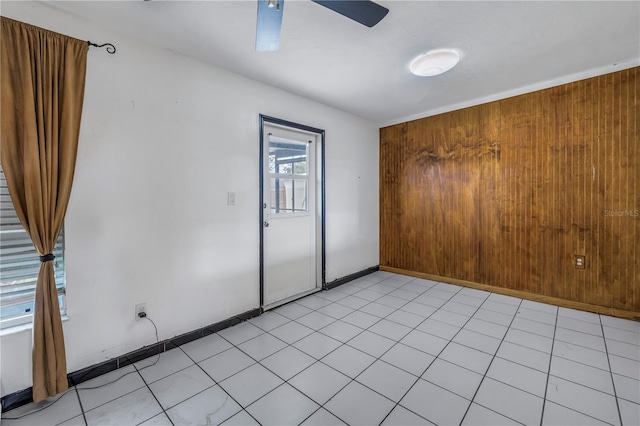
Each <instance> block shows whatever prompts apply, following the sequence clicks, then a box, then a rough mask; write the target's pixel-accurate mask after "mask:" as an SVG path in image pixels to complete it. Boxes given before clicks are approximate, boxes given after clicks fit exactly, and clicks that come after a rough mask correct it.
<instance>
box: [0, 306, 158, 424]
mask: <svg viewBox="0 0 640 426" xmlns="http://www.w3.org/2000/svg"><path fill="white" fill-rule="evenodd" d="M138 316H139V317H140V318H146V319H147V320H149V321H150V322H151V324H152V325H153V328H154V330H155V333H156V345H158V354H157V355H154V356H156V357H157V358H156V360H155V361H153V362H152V363H151V364H149V365H146V366H144V367H142V368H141V369H139V370H138V369H134V370H132V371H129V372H128V373H125V374H123V375H122V376H120V377H118V378H117V379H115V380H112V381H110V382H107V383H103V384H101V385H98V386H91V387H83V388H81V387H78V386H75V388H76V389H78V390H92V389H100V388H102V387H104V386H107V385H110V384H112V383H115V382H117V381H118V380H120V379H122V378H123V377H125V376H128V375H129V374H132V373H138V372H140V371H142V370H144V369H145V368H149V367H153V366H154V365H156V364H157V363H158V361H160V353H161V352H160V345H159V343H160V339H159V338H158V327H156V323H154V322H153V321H152V320H151V318H149V317H148V316H147V314H146V313H144V312H142V313H141V314H138ZM72 390H74V389H73V387H71V388H69V389H67V390H66V391H64V392H62V393H61V394H60V395H58V396H57V397H56V399H55V400H53V401H51V403H50V404H47V405H45V406H44V407H40V408H38V409H37V410H33V411H29V412H28V413H24V414H22V415H20V416H17V417H2V418H3V419H4V420H19V419H21V418H23V417H27V416H30V415H32V414H35V413H38V412H40V411H42V410H44V409H46V408H49V407H51V406H52V405H53V404H55V403H56V402H58V401H60V400H61V399H62V397H63V396H65V395H66V394H67V393H68V392H70V391H72Z"/></svg>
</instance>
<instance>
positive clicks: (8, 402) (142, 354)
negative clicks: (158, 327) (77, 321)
mask: <svg viewBox="0 0 640 426" xmlns="http://www.w3.org/2000/svg"><path fill="white" fill-rule="evenodd" d="M261 313H262V310H261V309H260V308H256V309H252V310H250V311H247V312H244V313H242V314H240V315H236V316H234V317H231V318H227V319H226V320H223V321H220V322H217V323H215V324H211V325H208V326H206V327H202V328H199V329H197V330H193V331H190V332H188V333H184V334H181V335H179V336H175V337H172V338H170V339H167V340H163V341H161V342H158V343H154V344H153V345H149V346H145V347H143V348H140V349H137V350H135V351H132V352H129V353H127V354H125V355H122V356H119V357H116V358H112V359H110V360H108V361H105V362H101V363H99V364H95V365H92V366H90V367H86V368H83V369H82V370H78V371H74V372H73V373H69V374H67V380H68V381H69V386H76V385H79V384H80V383H83V382H86V381H88V380H91V379H93V378H95V377H98V376H101V375H103V374H106V373H109V372H111V371H114V370H117V369H118V368H122V367H125V366H127V365H130V364H133V363H136V362H138V361H141V360H143V359H145V358H149V357H151V356H154V355H158V354H160V353H162V352H165V351H168V350H169V349H173V348H176V347H178V346H180V345H184V344H185V343H189V342H192V341H194V340H197V339H200V338H201V337H205V336H208V335H209V334H213V333H217V332H218V331H220V330H223V329H225V328H228V327H231V326H233V325H236V324H238V323H241V322H242V321H246V320H248V319H251V318H254V317H257V316H258V315H260V314H261ZM0 401H1V403H2V412H3V413H4V412H7V411H10V410H13V409H14V408H18V407H21V406H23V405H25V404H28V403H30V402H33V396H32V388H27V389H22V390H20V391H17V392H13V393H10V394H8V395H5V396H3V397H2V399H1V400H0Z"/></svg>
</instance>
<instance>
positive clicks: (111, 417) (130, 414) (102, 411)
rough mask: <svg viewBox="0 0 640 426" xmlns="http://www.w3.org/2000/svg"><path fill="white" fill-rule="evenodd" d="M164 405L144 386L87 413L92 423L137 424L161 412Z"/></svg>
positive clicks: (88, 422) (87, 417) (88, 420)
mask: <svg viewBox="0 0 640 426" xmlns="http://www.w3.org/2000/svg"><path fill="white" fill-rule="evenodd" d="M161 412H162V407H160V404H158V401H156V399H155V398H154V397H153V394H152V393H151V391H150V390H149V389H148V388H146V387H144V388H142V389H138V390H136V391H133V392H131V393H129V394H127V395H124V396H122V397H120V398H118V399H114V400H113V401H111V402H107V403H106V404H104V405H101V406H99V407H97V408H94V409H93V410H89V411H87V412H86V413H85V416H86V419H87V424H88V425H89V426H91V425H135V424H138V423H141V422H143V421H145V420H147V419H150V418H151V417H153V416H155V415H157V414H160V413H161Z"/></svg>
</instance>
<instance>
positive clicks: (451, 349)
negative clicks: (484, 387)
mask: <svg viewBox="0 0 640 426" xmlns="http://www.w3.org/2000/svg"><path fill="white" fill-rule="evenodd" d="M439 357H440V358H442V359H444V360H446V361H449V362H452V363H454V364H456V365H459V366H460V367H464V368H468V369H469V370H472V371H475V372H476V373H479V374H485V372H486V371H487V368H488V367H489V363H490V362H491V359H492V358H493V357H492V356H491V355H489V354H486V353H484V352H480V351H479V350H477V349H472V348H468V347H466V346H462V345H459V344H458V343H453V342H452V343H449V344H448V345H447V347H446V348H445V349H444V350H443V351H442V353H441V354H440V356H439Z"/></svg>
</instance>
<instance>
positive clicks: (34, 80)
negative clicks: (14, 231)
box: [0, 17, 88, 402]
mask: <svg viewBox="0 0 640 426" xmlns="http://www.w3.org/2000/svg"><path fill="white" fill-rule="evenodd" d="M1 19H2V22H1V24H2V32H1V38H0V49H1V56H2V62H1V63H2V72H1V74H0V98H1V104H0V108H1V109H0V112H1V114H2V120H1V126H2V127H1V128H0V129H1V132H0V133H1V135H2V138H1V140H2V147H1V149H0V161H1V162H2V168H3V170H4V173H5V178H6V180H7V186H8V188H9V193H10V194H11V200H12V201H13V205H14V207H15V210H16V212H17V214H18V217H19V218H20V221H21V222H22V225H23V226H24V228H25V229H26V231H27V233H28V234H29V235H30V236H31V240H32V241H33V245H34V246H35V247H36V249H37V250H38V253H39V254H40V256H41V258H40V260H41V261H42V263H41V264H40V271H39V274H38V281H37V284H36V296H35V309H34V313H33V360H32V362H33V400H34V401H36V402H37V401H40V400H42V399H44V398H47V397H49V396H53V395H56V394H57V393H60V392H62V391H64V390H66V389H67V388H68V384H67V361H66V355H65V349H64V336H63V334H62V320H61V318H60V308H59V305H58V294H57V291H56V283H55V278H54V271H53V261H52V259H51V258H52V257H53V256H47V255H49V254H50V253H51V252H52V251H53V247H54V246H55V242H56V239H57V238H58V234H59V233H60V229H61V228H62V222H63V220H64V216H65V213H66V211H67V204H68V202H69V195H70V194H71V184H72V182H73V173H74V169H75V163H76V153H77V149H78V135H79V132H80V117H81V114H82V102H83V99H84V84H85V71H86V61H87V49H88V45H87V42H86V41H82V40H77V39H74V38H71V37H67V36H64V35H62V34H57V33H54V32H51V31H47V30H44V29H42V28H38V27H34V26H32V25H27V24H24V23H22V22H18V21H14V20H11V19H8V18H5V17H2V18H1Z"/></svg>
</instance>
